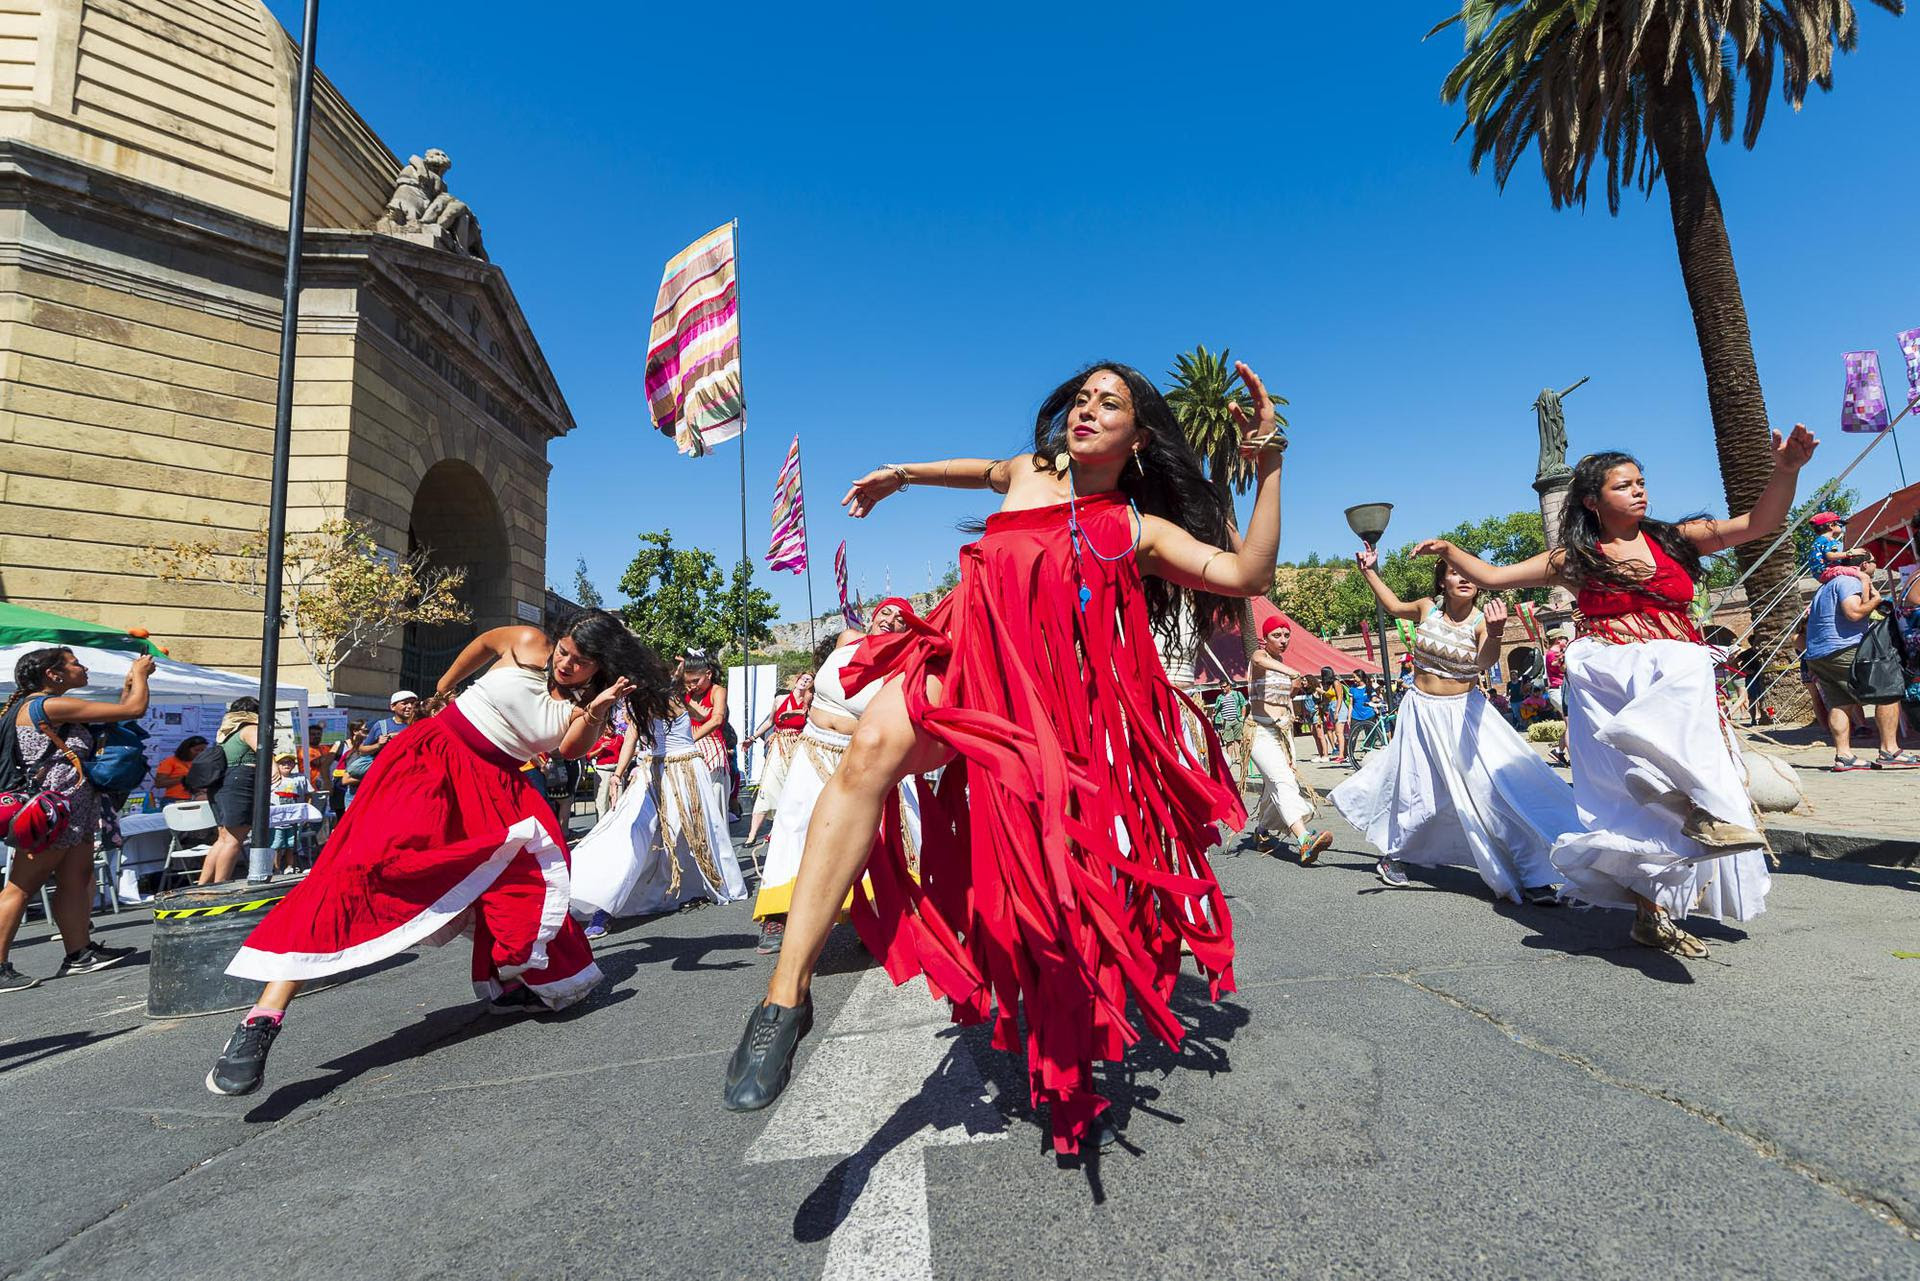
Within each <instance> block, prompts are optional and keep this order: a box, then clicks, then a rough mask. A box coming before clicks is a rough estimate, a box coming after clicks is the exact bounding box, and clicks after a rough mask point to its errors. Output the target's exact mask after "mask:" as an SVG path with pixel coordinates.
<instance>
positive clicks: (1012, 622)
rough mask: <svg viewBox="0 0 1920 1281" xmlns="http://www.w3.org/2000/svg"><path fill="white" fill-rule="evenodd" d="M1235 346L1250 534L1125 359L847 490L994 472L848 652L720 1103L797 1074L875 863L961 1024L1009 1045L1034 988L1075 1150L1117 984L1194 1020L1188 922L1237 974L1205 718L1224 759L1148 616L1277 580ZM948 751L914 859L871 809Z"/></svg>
mask: <svg viewBox="0 0 1920 1281" xmlns="http://www.w3.org/2000/svg"><path fill="white" fill-rule="evenodd" d="M1238 368H1239V372H1240V375H1241V377H1242V378H1244V379H1245V380H1246V384H1247V389H1248V391H1249V392H1250V393H1251V400H1252V403H1253V405H1254V406H1256V407H1257V408H1256V409H1254V410H1253V411H1251V412H1246V413H1242V412H1240V411H1238V410H1236V418H1237V419H1238V420H1239V423H1240V427H1241V431H1242V438H1241V441H1242V443H1241V452H1242V454H1243V455H1244V456H1246V457H1247V458H1249V459H1250V460H1253V461H1254V462H1255V464H1256V470H1257V475H1258V492H1257V493H1256V495H1255V498H1254V505H1253V516H1252V518H1251V519H1250V520H1249V521H1248V523H1247V529H1246V533H1245V536H1244V537H1243V538H1242V539H1241V540H1240V544H1239V547H1238V548H1237V549H1234V548H1232V547H1231V546H1230V544H1231V543H1232V541H1233V540H1232V537H1231V535H1230V534H1229V532H1228V519H1227V517H1228V513H1227V511H1226V508H1225V506H1224V504H1223V503H1222V501H1221V499H1220V497H1219V496H1218V494H1217V493H1216V491H1215V490H1214V489H1213V488H1212V487H1211V486H1210V485H1209V484H1208V483H1207V482H1206V479H1205V478H1204V477H1203V476H1202V474H1201V471H1200V465H1199V461H1198V460H1197V459H1196V457H1195V456H1194V453H1193V450H1192V449H1191V447H1190V446H1189V445H1188V444H1187V442H1186V439H1185V437H1184V436H1183V435H1182V434H1181V431H1180V428H1179V426H1178V424H1177V423H1176V422H1175V420H1174V416H1173V413H1172V411H1171V410H1170V409H1169V408H1168V407H1167V403H1166V401H1165V400H1163V399H1162V398H1161V395H1160V393H1159V392H1158V391H1157V390H1156V389H1155V388H1154V386H1153V384H1152V383H1150V382H1149V381H1147V379H1146V378H1145V377H1143V376H1142V375H1141V374H1140V373H1139V372H1138V371H1136V370H1134V369H1130V368H1128V367H1127V366H1125V365H1118V364H1101V365H1097V366H1094V367H1093V368H1092V369H1090V370H1088V371H1086V372H1085V373H1082V374H1077V375H1075V376H1074V377H1073V378H1071V379H1069V380H1068V381H1066V382H1065V383H1062V384H1061V385H1060V387H1059V388H1058V389H1056V390H1055V391H1054V392H1053V393H1052V394H1051V395H1050V396H1048V397H1047V400H1046V403H1045V404H1044V405H1042V406H1041V409H1040V413H1039V416H1038V418H1037V420H1036V422H1035V424H1034V452H1033V453H1031V454H1021V455H1019V456H1017V457H1014V458H1010V459H1005V460H1002V461H999V462H994V461H990V460H987V459H954V460H949V461H947V462H936V463H914V464H910V465H899V464H891V465H888V466H885V467H882V468H880V469H879V470H877V471H874V472H871V473H869V474H868V475H866V476H864V477H862V478H861V479H860V480H859V481H857V482H855V484H854V486H853V488H852V489H851V490H850V491H849V492H848V494H847V497H846V498H845V499H843V500H842V502H843V503H844V504H846V505H848V506H849V507H850V509H851V512H852V514H853V515H854V516H856V517H858V516H865V515H866V514H867V513H868V512H869V511H871V510H872V509H873V506H874V504H875V503H877V502H879V501H880V500H881V499H883V498H885V497H887V496H888V495H890V494H894V493H897V492H899V491H900V490H902V489H905V488H906V487H907V486H909V485H915V484H919V485H944V486H948V487H951V488H960V489H992V490H994V491H995V492H996V493H1001V494H1005V495H1006V501H1005V502H1003V503H1002V504H1001V506H1000V511H999V512H998V513H997V514H995V515H993V516H991V517H989V518H988V519H987V521H986V526H985V531H984V533H983V534H982V536H981V537H980V539H979V541H977V542H975V543H971V544H969V545H968V546H966V547H964V548H962V549H961V552H960V583H959V586H957V587H956V588H954V590H953V592H952V594H950V595H949V596H948V597H947V598H946V599H945V600H944V601H942V602H941V603H940V604H939V605H938V606H937V607H936V608H935V609H934V610H933V611H932V613H931V614H929V615H928V616H927V618H926V619H925V621H921V620H918V619H915V620H912V622H911V623H910V624H909V627H908V630H906V631H904V632H897V633H893V634H889V635H882V636H871V637H868V638H867V639H866V640H865V641H864V642H863V643H862V648H861V651H860V653H859V654H858V655H857V656H856V657H855V658H854V660H853V661H852V662H851V663H849V664H848V666H847V668H846V671H845V675H844V680H845V684H846V686H847V689H848V691H849V692H853V691H855V690H857V689H859V688H861V687H862V686H864V685H866V684H869V683H872V682H875V681H884V682H885V687H884V688H883V689H882V690H881V691H880V693H879V695H878V696H877V697H876V698H875V699H874V700H873V702H872V704H871V705H870V706H869V707H868V708H867V710H866V712H865V714H864V715H862V717H861V718H860V723H859V728H858V729H857V730H856V731H855V733H854V735H853V738H852V742H851V744H850V745H849V747H848V749H847V753H846V756H845V758H844V760H843V762H842V764H841V765H840V768H839V769H838V770H837V771H835V773H834V775H833V777H832V779H831V780H830V781H829V782H828V783H827V786H826V790H825V791H824V792H823V793H822V794H821V797H820V800H819V803H818V805H817V806H816V808H815V810H814V814H813V821H812V824H811V826H810V827H809V828H808V832H807V843H806V851H805V854H804V856H803V858H802V860H801V864H800V873H799V878H798V880H797V882H796V883H795V886H794V892H793V903H792V907H791V910H790V911H789V914H788V917H787V930H786V942H785V946H784V947H783V949H782V951H781V953H780V961H779V964H778V966H777V967H776V968H775V970H774V974H773V978H772V981H771V982H770V983H769V984H768V986H767V999H766V1001H765V1003H764V1004H762V1005H760V1006H758V1007H756V1008H755V1010H754V1012H753V1014H752V1015H751V1016H750V1017H749V1018H748V1020H747V1028H746V1032H745V1034H744V1035H743V1037H742V1038H741V1042H740V1046H739V1048H738V1049H737V1050H736V1051H735V1052H734V1056H733V1059H732V1061H731V1062H730V1063H729V1065H728V1068H727V1077H726V1088H725V1096H724V1097H725V1103H726V1106H727V1107H729V1108H731V1109H733V1110H736V1111H745V1110H750V1109H755V1108H762V1107H765V1106H767V1104H769V1103H771V1102H772V1101H773V1100H774V1099H775V1098H776V1097H777V1096H778V1095H779V1094H780V1092H781V1090H783V1089H784V1088H785V1087H786V1083H787V1080H788V1076H789V1074H790V1072H791V1070H792V1064H793V1055H794V1051H795V1049H796V1048H797V1046H798V1045H799V1042H800V1039H801V1038H802V1037H804V1036H805V1035H806V1034H807V1031H808V1030H809V1029H810V1028H811V1027H812V1024H813V1003H812V998H811V997H810V996H809V994H808V989H809V985H810V982H811V979H812V974H813V968H814V965H815V963H816V962H817V960H818V958H819V956H820V951H821V948H822V947H823V946H824V944H825V942H826V938H827V932H828V930H829V929H831V927H832V925H833V921H834V917H835V915H836V913H838V911H839V910H840V906H841V903H842V902H843V901H844V900H845V897H846V894H847V891H848V889H849V888H850V887H852V886H853V885H854V883H855V882H856V881H857V880H859V878H860V875H861V872H862V869H863V868H864V869H865V871H866V873H867V877H868V881H869V883H870V884H871V886H872V894H871V897H869V896H868V895H867V894H865V893H862V894H861V895H860V896H859V897H858V898H857V899H856V901H855V905H854V913H853V915H854V924H855V926H856V928H858V929H859V931H860V934H861V937H862V938H863V939H864V940H865V941H866V943H867V945H868V946H869V947H870V948H871V949H872V950H873V952H874V954H875V955H876V956H878V957H879V958H880V959H881V961H882V962H883V963H884V964H885V966H886V968H887V973H888V974H889V976H891V977H892V978H893V980H894V981H895V982H896V983H903V982H905V981H906V980H907V979H909V978H911V977H913V976H914V975H916V974H919V975H924V976H925V978H926V980H927V986H928V988H929V989H930V990H931V991H932V992H933V993H934V995H935V996H937V997H944V998H946V999H947V1000H949V1001H951V1002H952V1003H953V1009H954V1017H955V1019H956V1020H958V1021H960V1022H966V1023H977V1022H981V1021H983V1020H985V1019H987V1018H988V1017H990V1016H991V1017H992V1018H993V1019H994V1044H995V1045H996V1046H998V1047H999V1048H1001V1049H1011V1048H1012V1047H1013V1044H1014V1041H1015V1037H1016V1035H1017V1027H1018V1023H1017V1017H1018V1015H1019V1014H1021V1013H1023V1012H1024V1014H1025V1017H1026V1051H1027V1061H1028V1073H1029V1079H1030V1081H1031V1083H1032V1095H1033V1101H1034V1104H1035V1105H1036V1106H1039V1105H1042V1104H1044V1105H1046V1106H1047V1107H1048V1109H1049V1111H1050V1113H1051V1117H1052V1123H1053V1134H1054V1144H1055V1147H1056V1148H1057V1149H1058V1150H1060V1151H1062V1152H1073V1151H1077V1150H1078V1147H1079V1144H1080V1141H1081V1139H1082V1138H1083V1137H1084V1136H1086V1135H1088V1134H1089V1133H1090V1130H1091V1129H1092V1127H1093V1126H1095V1124H1096V1123H1097V1118H1098V1117H1099V1115H1100V1114H1101V1112H1103V1111H1104V1110H1105V1109H1106V1107H1107V1103H1106V1100H1104V1099H1102V1098H1101V1097H1100V1096H1099V1095H1098V1094H1097V1093H1095V1092H1094V1089H1093V1061H1094V1060H1095V1059H1096V1058H1099V1059H1107V1060H1115V1059H1119V1058H1120V1057H1121V1056H1122V1054H1123V1053H1124V1052H1125V1050H1126V1047H1127V1046H1128V1045H1130V1044H1131V1043H1133V1042H1134V1041H1136V1040H1138V1039H1139V1033H1138V1032H1137V1031H1136V1030H1135V1029H1134V1027H1133V1026H1132V1024H1131V1022H1130V1021H1129V1019H1128V1017H1127V1008H1126V1007H1127V1001H1128V999H1129V998H1131V999H1132V1001H1133V1002H1134V1004H1135V1005H1136V1006H1137V1007H1138V1008H1139V1010H1140V1013H1141V1015H1142V1017H1143V1018H1144V1019H1145V1020H1146V1022H1147V1025H1148V1027H1149V1028H1151V1029H1152V1031H1153V1032H1154V1033H1155V1034H1156V1035H1158V1036H1159V1037H1160V1038H1161V1039H1162V1040H1164V1041H1166V1042H1167V1043H1168V1044H1169V1045H1177V1044H1178V1043H1179V1040H1180V1036H1181V1025H1180V1023H1179V1021H1178V1020H1177V1019H1176V1018H1175V1017H1174V1015H1173V1011H1172V1010H1171V1009H1170V1008H1169V1005H1168V1000H1169V998H1170V997H1171V995H1172V993H1173V986H1174V979H1175V977H1176V975H1177V973H1178V971H1179V967H1180V956H1181V949H1182V945H1185V946H1186V947H1187V948H1188V949H1189V950H1191V952H1192V953H1193V956H1194V959H1195V960H1196V962H1198V964H1199V966H1200V968H1201V970H1202V971H1203V972H1205V973H1206V975H1207V976H1208V978H1209V979H1210V980H1211V982H1212V987H1213V992H1214V994H1215V995H1216V996H1218V995H1219V994H1220V993H1222V992H1230V991H1232V990H1233V934H1232V926H1231V922H1230V920H1229V918H1228V914H1227V905H1226V901H1225V898H1224V896H1223V895H1222V894H1221V892H1220V887H1219V885H1218V884H1217V883H1216V882H1215V880H1214V877H1213V871H1212V869H1211V868H1210V867H1209V866H1208V864H1207V859H1206V854H1205V851H1206V849H1207V848H1208V847H1209V846H1210V845H1212V844H1213V843H1214V842H1215V841H1216V839H1217V834H1216V832H1215V829H1214V824H1215V823H1216V822H1220V821H1223V820H1224V821H1225V822H1227V823H1229V824H1230V825H1231V826H1233V827H1236V828H1237V827H1239V826H1240V825H1241V822H1242V820H1243V819H1244V817H1245V812H1244V810H1243V809H1242V806H1241V803H1240V798H1239V795H1238V793H1237V792H1236V790H1235V788H1234V785H1233V777H1232V774H1231V773H1230V772H1229V770H1228V768H1227V766H1226V763H1225V761H1226V756H1225V753H1223V752H1221V751H1220V750H1219V744H1218V742H1217V741H1215V740H1213V734H1212V731H1211V729H1208V730H1207V731H1206V733H1207V737H1208V739H1209V742H1208V744H1206V746H1208V747H1210V748H1211V749H1212V750H1211V751H1210V752H1209V753H1208V754H1207V755H1206V757H1205V760H1210V761H1212V762H1214V764H1213V765H1212V766H1211V767H1208V766H1207V765H1206V764H1205V763H1203V759H1202V757H1201V756H1200V755H1199V754H1198V753H1197V752H1196V751H1195V748H1194V747H1193V746H1189V745H1188V744H1187V743H1186V741H1185V740H1184V738H1183V736H1182V734H1181V718H1180V710H1179V709H1180V699H1181V695H1180V694H1179V693H1177V692H1176V691H1175V690H1174V688H1173V686H1172V685H1171V684H1169V683H1168V681H1167V677H1166V673H1165V672H1164V671H1163V670H1162V669H1161V666H1160V660H1159V657H1158V656H1157V654H1156V652H1155V650H1154V644H1153V633H1154V631H1155V630H1156V629H1159V630H1161V631H1171V630H1172V629H1173V627H1174V626H1175V624H1176V622H1177V621H1178V619H1179V617H1180V611H1181V610H1182V609H1183V608H1186V607H1188V606H1189V605H1191V606H1192V607H1193V608H1194V609H1195V610H1196V611H1197V615H1198V617H1200V618H1201V619H1202V620H1203V621H1206V620H1209V619H1211V618H1213V617H1216V616H1217V615H1218V614H1219V612H1220V611H1221V610H1222V609H1224V608H1226V607H1227V602H1226V601H1225V600H1224V599H1223V598H1224V597H1227V596H1251V595H1254V594H1255V593H1257V592H1261V591H1264V590H1265V589H1266V588H1267V586H1268V585H1269V584H1271V583H1272V582H1273V567H1274V557H1275V555H1276V553H1277V552H1278V550H1279V544H1280V460H1281V453H1282V451H1283V450H1284V449H1285V447H1286V444H1285V441H1284V439H1283V438H1281V437H1279V435H1278V434H1277V432H1276V430H1275V421H1274V413H1273V405H1272V402H1271V400H1270V398H1269V397H1268V395H1267V393H1266V388H1265V387H1264V386H1263V385H1262V384H1261V382H1260V379H1259V378H1258V377H1256V376H1255V375H1254V373H1253V371H1252V370H1250V369H1248V368H1247V367H1246V366H1245V365H1240V366H1238ZM1200 723H1201V724H1202V725H1203V726H1204V725H1206V723H1207V722H1206V720H1205V718H1204V717H1202V718H1201V720H1200ZM941 765H945V766H946V772H945V774H944V775H943V776H942V778H941V781H940V785H939V788H938V790H937V791H936V790H933V789H930V788H927V787H924V786H923V787H922V788H921V789H920V805H921V814H922V829H923V837H922V848H921V851H920V868H919V871H920V875H919V877H918V879H917V880H916V879H915V878H914V877H913V876H911V875H909V873H908V866H907V859H906V851H905V850H904V849H902V848H901V847H900V845H899V837H898V835H897V834H898V832H899V830H900V829H899V824H898V823H897V822H895V821H891V819H892V817H893V816H891V815H888V816H887V817H888V818H889V820H890V821H887V822H882V810H883V807H887V808H891V807H893V806H896V805H898V803H899V802H898V800H897V798H896V794H895V790H894V789H895V785H896V784H897V783H898V782H899V781H900V780H901V779H902V778H905V777H907V776H908V775H911V774H921V773H925V772H926V771H929V770H932V769H934V768H936V767H938V766H941ZM876 832H878V833H879V836H878V837H877V838H876V835H875V834H876Z"/></svg>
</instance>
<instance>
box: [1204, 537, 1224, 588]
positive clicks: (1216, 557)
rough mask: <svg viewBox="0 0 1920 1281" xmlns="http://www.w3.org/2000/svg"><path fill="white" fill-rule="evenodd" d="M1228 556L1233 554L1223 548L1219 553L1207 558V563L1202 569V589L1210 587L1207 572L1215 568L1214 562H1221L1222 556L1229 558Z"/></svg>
mask: <svg viewBox="0 0 1920 1281" xmlns="http://www.w3.org/2000/svg"><path fill="white" fill-rule="evenodd" d="M1227 555H1231V553H1230V552H1228V551H1227V549H1226V548H1224V547H1222V548H1221V549H1220V550H1219V551H1217V552H1215V553H1214V554H1213V555H1211V556H1209V557H1207V563H1206V564H1204V565H1202V566H1201V567H1200V585H1201V586H1202V587H1205V586H1207V585H1208V583H1207V571H1208V570H1210V569H1212V568H1213V562H1215V561H1216V560H1219V559H1220V558H1221V557H1222V556H1227Z"/></svg>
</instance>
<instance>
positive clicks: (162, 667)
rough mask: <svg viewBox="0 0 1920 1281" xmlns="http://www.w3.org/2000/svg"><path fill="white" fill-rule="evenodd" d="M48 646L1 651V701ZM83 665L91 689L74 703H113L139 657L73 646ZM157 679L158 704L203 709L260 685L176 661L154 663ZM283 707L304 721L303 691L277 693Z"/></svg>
mask: <svg viewBox="0 0 1920 1281" xmlns="http://www.w3.org/2000/svg"><path fill="white" fill-rule="evenodd" d="M45 648H47V647H46V646H45V645H8V646H6V647H5V648H0V698H11V697H13V667H14V664H15V663H17V662H19V661H20V658H21V656H22V655H23V654H26V653H27V652H28V651H30V650H36V649H45ZM64 648H66V649H71V650H72V651H73V656H74V657H75V658H77V659H79V660H80V665H81V666H83V667H85V668H86V669H87V678H88V679H87V685H86V688H84V689H75V690H69V691H68V695H69V697H72V698H93V699H103V700H107V701H111V700H113V699H116V698H119V697H120V686H121V684H122V683H123V682H125V680H126V679H127V669H128V668H130V667H132V666H133V661H134V659H136V658H139V657H140V655H138V654H135V653H131V652H129V651H126V650H117V649H95V648H93V647H92V646H91V645H68V646H64ZM153 664H154V666H153V674H152V675H151V676H150V677H148V678H147V689H148V691H149V695H150V697H151V699H152V701H153V702H156V703H177V704H185V705H194V706H198V705H201V704H206V703H218V704H219V705H221V706H222V707H224V706H226V705H227V704H228V703H230V702H232V701H233V700H234V699H236V698H242V697H246V696H249V695H258V694H259V692H260V682H259V681H258V680H257V679H255V678H253V677H249V676H238V675H235V674H234V673H233V672H223V671H219V670H218V669H216V668H212V667H199V666H196V665H194V664H193V663H183V662H180V661H179V660H178V659H173V658H155V659H154V660H153ZM276 693H277V694H278V696H279V697H278V700H277V701H278V703H279V705H280V706H281V707H297V708H299V709H300V713H299V714H300V718H301V719H302V720H304V719H306V708H307V691H306V687H305V686H302V685H282V686H280V687H279V688H278V690H277V691H276Z"/></svg>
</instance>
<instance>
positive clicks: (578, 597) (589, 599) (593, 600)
mask: <svg viewBox="0 0 1920 1281" xmlns="http://www.w3.org/2000/svg"><path fill="white" fill-rule="evenodd" d="M573 599H574V603H575V604H577V605H580V606H581V607H582V608H585V609H604V608H606V601H605V600H604V599H603V598H602V597H601V595H600V589H599V588H598V587H595V586H594V585H593V580H592V579H590V578H588V577H587V558H586V557H585V556H578V557H575V558H574V562H573Z"/></svg>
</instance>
